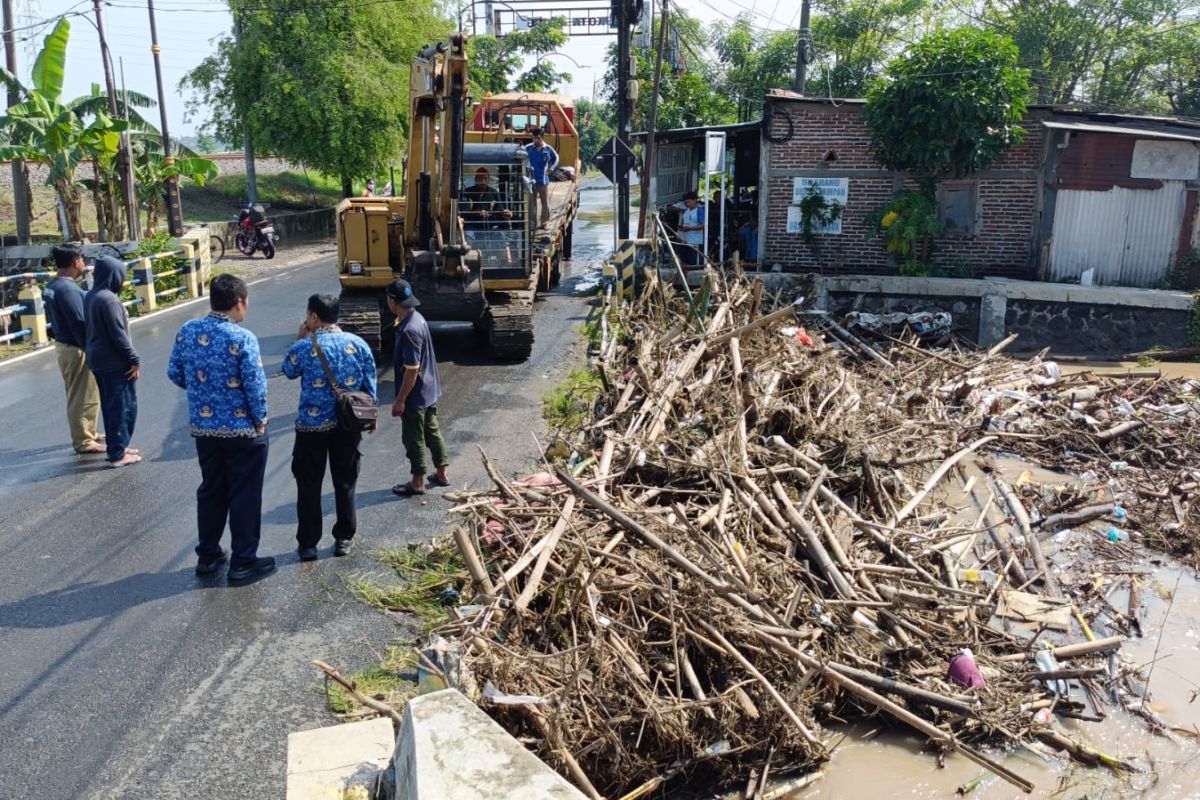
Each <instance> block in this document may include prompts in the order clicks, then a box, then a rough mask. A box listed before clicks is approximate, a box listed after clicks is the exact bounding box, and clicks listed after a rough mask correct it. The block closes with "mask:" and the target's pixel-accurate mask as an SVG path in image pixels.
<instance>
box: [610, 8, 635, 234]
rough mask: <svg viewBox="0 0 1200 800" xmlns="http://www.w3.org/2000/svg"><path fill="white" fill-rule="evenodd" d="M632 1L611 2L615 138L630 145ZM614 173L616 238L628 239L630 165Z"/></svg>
mask: <svg viewBox="0 0 1200 800" xmlns="http://www.w3.org/2000/svg"><path fill="white" fill-rule="evenodd" d="M633 1H634V0H613V11H614V12H616V20H615V21H616V23H617V138H618V139H620V140H621V142H622V144H624V145H626V146H628V145H629V83H630V76H629V27H630V26H629V22H630V19H629V18H630V16H631V15H630V14H629V11H630V10H631V8H630V6H632V5H633ZM613 168H614V169H615V170H616V172H617V209H616V211H617V237H618V238H620V239H628V238H629V165H628V164H627V163H625V161H624V160H623V159H620V158H617V159H614V160H613Z"/></svg>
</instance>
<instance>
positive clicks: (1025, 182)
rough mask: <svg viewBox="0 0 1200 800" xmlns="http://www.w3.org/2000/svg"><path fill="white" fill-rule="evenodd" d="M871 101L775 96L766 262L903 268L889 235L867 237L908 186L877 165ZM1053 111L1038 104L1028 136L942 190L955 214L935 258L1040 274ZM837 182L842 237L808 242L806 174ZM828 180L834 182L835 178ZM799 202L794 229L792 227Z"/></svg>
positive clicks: (820, 268)
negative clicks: (868, 118) (868, 111)
mask: <svg viewBox="0 0 1200 800" xmlns="http://www.w3.org/2000/svg"><path fill="white" fill-rule="evenodd" d="M863 105H864V103H863V101H862V100H838V101H833V102H831V101H829V100H825V99H819V98H802V97H799V96H796V95H790V94H787V93H779V94H772V95H769V96H768V98H767V105H766V110H765V114H764V120H765V125H764V134H765V135H764V136H763V142H762V147H763V158H762V161H761V166H760V176H759V179H760V186H764V187H765V197H764V198H763V199H764V200H765V201H766V202H763V203H760V205H759V231H760V245H759V247H760V253H761V254H762V258H761V261H762V263H763V265H764V266H765V267H766V268H768V269H769V268H771V267H773V266H774V265H776V264H778V265H779V266H780V267H781V268H782V269H784V270H786V271H809V270H811V271H815V272H823V273H835V274H850V273H853V274H894V273H895V272H896V271H897V268H898V267H897V265H896V263H895V260H894V259H893V258H891V257H890V256H889V255H888V254H887V253H886V252H885V251H884V248H883V244H882V242H881V241H880V240H879V239H871V240H869V239H867V232H868V226H867V224H866V220H867V218H868V217H869V216H870V215H871V214H872V213H873V212H874V211H876V210H877V209H878V208H880V207H881V206H883V205H884V204H885V203H887V202H888V200H889V199H890V198H891V197H892V195H893V194H894V193H895V192H896V191H898V190H899V189H901V188H903V187H904V186H905V179H904V176H903V175H901V174H898V173H893V172H890V171H888V170H885V169H883V168H882V167H881V166H880V165H879V164H878V162H876V161H875V159H874V157H873V155H872V153H871V150H870V142H869V138H868V135H867V128H866V122H865V120H864V118H863V116H862V111H863ZM1050 113H1051V112H1050V109H1048V108H1040V107H1039V108H1032V109H1030V111H1029V113H1028V114H1027V116H1026V119H1025V120H1024V121H1023V123H1022V126H1023V127H1024V128H1025V129H1026V131H1027V133H1026V136H1025V139H1024V141H1023V142H1022V143H1021V144H1020V145H1018V146H1016V147H1013V148H1010V149H1009V150H1007V151H1006V152H1005V153H1004V154H1003V156H1001V158H1000V159H999V160H998V161H997V162H995V163H994V164H993V165H992V166H991V167H990V168H988V169H987V170H985V171H982V172H980V173H978V174H976V175H974V176H972V177H971V178H970V179H969V180H964V181H950V182H946V183H944V184H943V185H942V187H941V189H940V191H939V195H940V196H939V205H940V207H941V212H942V214H943V217H944V219H946V220H948V224H947V229H946V233H945V234H944V235H943V236H941V237H940V238H939V239H937V240H936V242H935V244H934V261H936V262H938V263H939V264H942V265H943V266H946V267H947V268H949V269H951V270H955V269H958V270H960V271H961V270H965V269H969V270H970V271H972V272H973V273H974V274H976V275H994V276H1004V277H1012V278H1034V277H1036V273H1037V267H1038V262H1039V250H1040V240H1039V231H1040V229H1041V199H1040V197H1041V195H1040V186H1041V183H1042V173H1043V164H1044V157H1045V149H1046V130H1045V128H1044V127H1043V126H1042V125H1041V124H1040V121H1041V119H1043V118H1045V117H1046V116H1048V115H1049V114H1050ZM802 178H804V179H835V181H837V184H834V185H838V184H840V186H841V187H842V188H843V189H844V191H845V204H844V208H843V212H842V219H841V224H840V233H816V234H815V241H814V242H812V243H809V242H806V241H805V238H804V236H803V235H802V234H801V233H800V232H799V231H798V230H797V227H798V222H799V209H798V207H797V206H796V203H797V202H798V201H799V197H800V192H801V191H802V190H801V188H800V186H798V184H799V183H800V179H802ZM826 183H833V182H832V181H826ZM789 208H793V209H794V210H793V211H791V212H790V213H791V216H792V222H793V224H792V226H791V230H790V231H789V225H788V220H789Z"/></svg>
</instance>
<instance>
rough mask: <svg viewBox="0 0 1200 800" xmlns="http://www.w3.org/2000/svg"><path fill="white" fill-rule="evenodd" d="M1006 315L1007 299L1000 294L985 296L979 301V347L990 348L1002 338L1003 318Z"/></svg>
mask: <svg viewBox="0 0 1200 800" xmlns="http://www.w3.org/2000/svg"><path fill="white" fill-rule="evenodd" d="M1007 313H1008V298H1007V297H1005V296H1004V295H1002V294H985V295H984V296H983V297H981V298H980V299H979V340H978V341H979V346H980V347H991V346H992V345H994V344H996V343H998V342H1000V341H1001V340H1002V339H1003V338H1004V317H1005V315H1006V314H1007Z"/></svg>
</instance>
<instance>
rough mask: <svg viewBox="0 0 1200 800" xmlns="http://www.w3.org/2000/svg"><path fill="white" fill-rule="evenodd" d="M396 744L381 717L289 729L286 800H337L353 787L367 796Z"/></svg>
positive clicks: (387, 724)
mask: <svg viewBox="0 0 1200 800" xmlns="http://www.w3.org/2000/svg"><path fill="white" fill-rule="evenodd" d="M395 746H396V736H395V733H393V731H392V721H391V720H390V719H382V718H380V719H369V720H364V721H362V722H349V723H346V724H345V725H333V726H331V727H328V728H316V729H315V730H311V731H300V732H298V733H293V734H289V735H288V765H287V800H342V798H344V797H346V796H347V791H348V790H353V789H354V788H355V787H363V788H365V789H366V793H365V794H362V796H363V797H370V796H372V795H373V794H374V787H375V784H376V781H377V779H378V776H379V773H380V772H381V771H382V770H384V769H385V768H386V767H387V765H388V759H389V758H390V757H391V755H392V751H393V750H394V749H395ZM350 796H354V795H350Z"/></svg>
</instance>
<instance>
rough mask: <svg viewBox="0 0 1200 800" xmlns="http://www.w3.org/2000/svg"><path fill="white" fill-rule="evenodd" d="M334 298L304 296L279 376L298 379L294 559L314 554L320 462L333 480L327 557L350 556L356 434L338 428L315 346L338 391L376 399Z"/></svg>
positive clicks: (362, 351) (370, 369) (369, 368)
mask: <svg viewBox="0 0 1200 800" xmlns="http://www.w3.org/2000/svg"><path fill="white" fill-rule="evenodd" d="M339 310H340V309H339V302H338V298H337V297H335V296H334V295H331V294H314V295H312V296H311V297H309V298H308V305H307V307H306V309H305V316H304V322H303V323H302V324H301V325H300V330H299V332H298V333H297V334H296V341H295V342H294V343H293V344H292V346H291V347H290V348H288V352H287V355H286V356H284V359H283V374H284V375H287V376H288V377H289V378H298V379H299V380H300V408H299V410H298V411H297V413H296V443H295V445H294V446H293V447H292V475H293V476H295V478H296V517H297V525H296V542H297V545H298V550H299V553H300V560H301V561H313V560H315V559H316V557H317V544H318V542H320V541H321V522H322V520H321V485H322V483H324V481H325V462H326V461H328V462H329V472H330V476H331V477H332V478H333V500H334V508H335V509H336V511H337V520H336V521H335V522H334V524H333V540H334V548H333V554H334V555H335V556H344V555H346V554H347V553H349V552H350V542H351V541H352V540H353V539H354V534H355V533H356V532H357V529H358V513H357V509H356V506H355V502H354V491H355V487H356V486H357V484H358V472H359V466H360V463H361V461H362V454H361V453H360V452H359V450H358V447H359V444H360V443H361V442H362V433H360V432H359V431H348V430H345V429H343V428H341V427H339V426H338V424H337V402H336V398H335V396H334V387H333V386H332V385H330V382H329V378H328V376H326V374H325V368H324V367H323V366H322V364H321V359H320V357H319V355H318V354H317V344H315V343H314V342H316V343H319V345H320V348H321V352H322V353H323V354H324V355H325V360H326V361H327V362H328V363H329V371H330V372H331V373H332V374H333V378H334V380H335V381H336V383H337V387H338V388H340V389H342V390H344V391H348V392H366V393H367V394H369V395H371V398H372V399H373V400H374V399H377V395H376V389H375V358H374V356H372V355H371V348H370V347H369V346H368V345H367V343H366V342H364V341H363V340H362V339H360V338H359V337H357V336H355V335H354V334H352V333H347V332H346V331H343V330H342V329H341V328H339V327H338V326H337V321H338V312H339Z"/></svg>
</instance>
